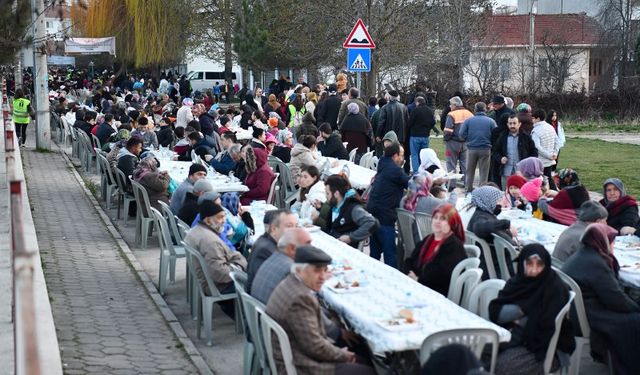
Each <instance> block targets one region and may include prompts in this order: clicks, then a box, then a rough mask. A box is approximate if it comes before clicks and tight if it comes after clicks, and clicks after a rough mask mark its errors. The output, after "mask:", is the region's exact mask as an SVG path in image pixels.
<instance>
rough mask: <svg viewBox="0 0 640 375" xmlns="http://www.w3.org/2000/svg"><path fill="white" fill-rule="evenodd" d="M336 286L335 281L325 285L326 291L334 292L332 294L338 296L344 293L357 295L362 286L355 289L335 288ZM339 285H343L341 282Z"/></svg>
mask: <svg viewBox="0 0 640 375" xmlns="http://www.w3.org/2000/svg"><path fill="white" fill-rule="evenodd" d="M337 284H338V282H336V281H332V282H330V283H328V284H326V285H327V289H329V290H330V291H332V292H334V293H338V294H344V293H358V292H360V291H362V288H363V287H362V286H356V287H352V286H350V287H348V288H336V285H337ZM340 284H342V285H344V284H345V283H344V281H341V282H340Z"/></svg>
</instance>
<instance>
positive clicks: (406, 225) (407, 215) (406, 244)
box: [396, 208, 416, 259]
mask: <svg viewBox="0 0 640 375" xmlns="http://www.w3.org/2000/svg"><path fill="white" fill-rule="evenodd" d="M396 212H397V214H398V233H399V234H400V240H401V241H402V246H403V249H404V257H403V259H407V258H409V257H410V256H411V252H413V250H414V249H415V247H416V242H415V240H414V238H413V225H414V224H415V221H416V218H415V216H414V214H413V213H412V212H410V211H407V210H405V209H404V208H396Z"/></svg>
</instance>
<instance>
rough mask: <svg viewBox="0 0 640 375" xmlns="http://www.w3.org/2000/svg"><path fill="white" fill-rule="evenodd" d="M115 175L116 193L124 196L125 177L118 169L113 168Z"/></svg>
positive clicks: (125, 191) (125, 190)
mask: <svg viewBox="0 0 640 375" xmlns="http://www.w3.org/2000/svg"><path fill="white" fill-rule="evenodd" d="M113 171H114V172H115V173H116V176H115V177H116V183H117V184H118V191H119V192H120V194H122V195H124V194H126V193H127V176H125V175H124V172H123V171H121V170H120V168H115V169H114V170H113Z"/></svg>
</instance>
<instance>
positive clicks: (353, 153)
mask: <svg viewBox="0 0 640 375" xmlns="http://www.w3.org/2000/svg"><path fill="white" fill-rule="evenodd" d="M357 152H358V148H357V147H356V148H354V149H353V150H351V151H350V152H349V161H350V162H352V163H355V162H356V153H357Z"/></svg>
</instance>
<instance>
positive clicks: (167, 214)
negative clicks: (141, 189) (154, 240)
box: [158, 201, 184, 245]
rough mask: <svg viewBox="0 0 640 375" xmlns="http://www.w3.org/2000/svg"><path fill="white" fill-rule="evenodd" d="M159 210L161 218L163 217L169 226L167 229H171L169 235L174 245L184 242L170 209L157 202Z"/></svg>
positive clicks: (161, 202) (166, 205)
mask: <svg viewBox="0 0 640 375" xmlns="http://www.w3.org/2000/svg"><path fill="white" fill-rule="evenodd" d="M158 204H159V205H160V208H162V216H164V218H165V220H166V221H167V223H168V224H169V229H171V233H172V234H173V237H174V241H173V243H174V244H175V245H177V244H179V243H180V241H182V240H184V238H183V237H182V233H180V230H179V229H178V223H176V217H175V215H174V214H173V212H172V211H171V207H169V205H168V204H166V203H164V202H163V201H158Z"/></svg>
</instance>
